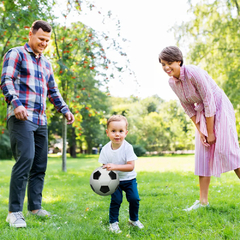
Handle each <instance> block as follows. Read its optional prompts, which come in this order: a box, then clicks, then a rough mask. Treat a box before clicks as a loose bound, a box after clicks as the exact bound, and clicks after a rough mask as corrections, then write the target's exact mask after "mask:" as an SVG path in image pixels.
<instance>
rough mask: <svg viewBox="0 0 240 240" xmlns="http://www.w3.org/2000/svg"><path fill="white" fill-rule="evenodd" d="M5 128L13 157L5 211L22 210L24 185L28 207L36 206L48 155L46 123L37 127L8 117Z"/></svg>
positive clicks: (40, 199)
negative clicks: (7, 206) (7, 202)
mask: <svg viewBox="0 0 240 240" xmlns="http://www.w3.org/2000/svg"><path fill="white" fill-rule="evenodd" d="M8 130H9V133H10V141H11V148H12V152H13V156H14V158H15V160H16V163H15V165H14V166H13V168H12V175H11V181H10V192H9V211H10V212H18V211H22V209H23V202H24V197H25V190H26V185H27V184H28V210H30V211H32V210H36V209H40V208H41V204H42V190H43V185H44V177H45V172H46V168H47V157H48V156H47V154H48V131H47V125H43V126H40V125H37V124H34V123H32V122H30V121H28V120H27V121H21V120H18V119H17V118H15V117H11V118H10V119H9V120H8Z"/></svg>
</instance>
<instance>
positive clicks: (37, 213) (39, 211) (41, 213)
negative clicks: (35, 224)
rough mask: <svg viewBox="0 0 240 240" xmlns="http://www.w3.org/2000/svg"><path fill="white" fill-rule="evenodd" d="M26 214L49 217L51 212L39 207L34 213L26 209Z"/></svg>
mask: <svg viewBox="0 0 240 240" xmlns="http://www.w3.org/2000/svg"><path fill="white" fill-rule="evenodd" d="M28 214H29V215H34V216H38V217H50V216H51V214H50V213H49V212H48V211H46V210H44V209H39V210H38V211H37V212H36V213H33V212H32V211H28Z"/></svg>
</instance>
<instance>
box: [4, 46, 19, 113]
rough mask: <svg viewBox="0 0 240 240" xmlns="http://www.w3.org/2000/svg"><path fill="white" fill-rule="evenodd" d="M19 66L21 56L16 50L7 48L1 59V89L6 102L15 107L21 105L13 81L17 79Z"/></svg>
mask: <svg viewBox="0 0 240 240" xmlns="http://www.w3.org/2000/svg"><path fill="white" fill-rule="evenodd" d="M20 68H21V56H20V54H19V53H18V52H17V51H16V50H13V49H11V50H9V51H8V52H7V53H6V54H5V56H4V60H3V68H2V76H1V89H2V91H3V94H4V96H5V101H6V102H7V104H12V106H13V108H14V109H15V108H16V107H18V106H22V103H21V101H20V100H19V93H18V90H17V89H15V86H14V81H16V80H17V78H18V75H19V72H20Z"/></svg>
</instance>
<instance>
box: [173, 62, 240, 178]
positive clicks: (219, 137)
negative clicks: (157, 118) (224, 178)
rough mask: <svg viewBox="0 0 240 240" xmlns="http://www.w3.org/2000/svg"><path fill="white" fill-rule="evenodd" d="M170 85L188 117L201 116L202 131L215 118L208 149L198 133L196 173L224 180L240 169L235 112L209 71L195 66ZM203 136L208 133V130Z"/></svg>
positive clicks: (182, 72)
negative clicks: (211, 118) (221, 176)
mask: <svg viewBox="0 0 240 240" xmlns="http://www.w3.org/2000/svg"><path fill="white" fill-rule="evenodd" d="M169 85H170V86H171V88H172V89H173V91H174V92H175V93H176V95H177V96H178V98H179V100H180V102H181V104H182V106H183V108H184V110H185V112H186V113H187V114H188V116H189V117H190V118H191V117H192V116H194V115H197V119H199V121H200V129H202V131H204V130H205V129H206V119H205V117H211V116H214V115H215V125H214V131H215V136H216V143H215V144H214V145H212V146H210V147H205V146H204V145H203V144H202V143H201V141H200V137H199V133H198V131H197V130H196V137H195V142H196V145H195V174H196V175H198V176H216V177H220V174H221V173H223V172H227V171H231V170H234V169H236V168H239V167H240V149H239V144H238V136H237V132H236V122H235V113H234V109H233V106H232V104H231V102H230V101H229V99H228V97H227V96H226V95H225V93H224V92H223V91H222V90H221V89H220V88H219V87H218V86H217V84H216V83H215V82H214V80H213V79H212V78H211V77H210V76H209V75H208V74H207V72H206V71H204V70H202V69H200V68H198V67H196V66H192V65H187V66H183V67H181V69H180V78H179V79H176V78H174V77H172V78H170V79H169ZM201 108H202V109H201ZM203 134H205V135H206V134H207V133H206V132H205V131H204V132H203Z"/></svg>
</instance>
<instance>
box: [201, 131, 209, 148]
mask: <svg viewBox="0 0 240 240" xmlns="http://www.w3.org/2000/svg"><path fill="white" fill-rule="evenodd" d="M199 134H200V140H201V142H202V144H203V145H204V146H205V147H210V144H209V143H208V141H207V138H206V136H205V135H204V134H203V133H201V132H199Z"/></svg>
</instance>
